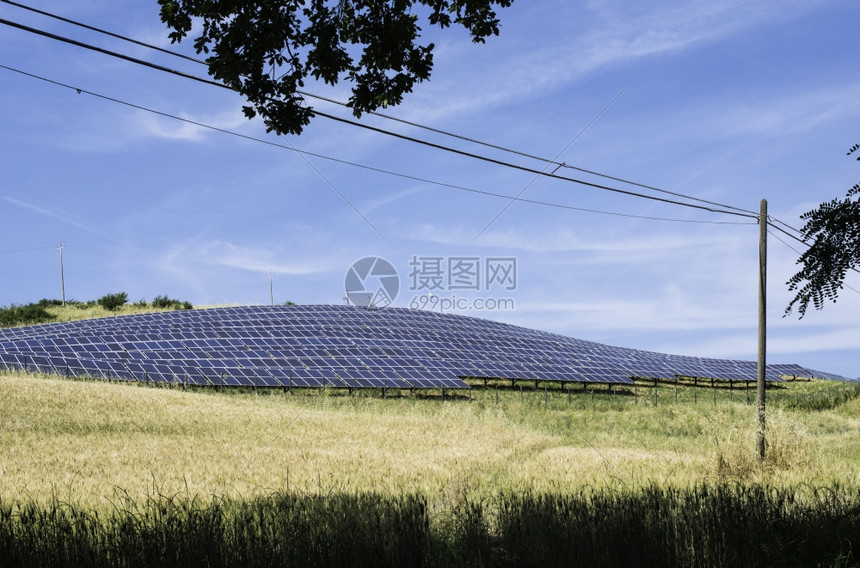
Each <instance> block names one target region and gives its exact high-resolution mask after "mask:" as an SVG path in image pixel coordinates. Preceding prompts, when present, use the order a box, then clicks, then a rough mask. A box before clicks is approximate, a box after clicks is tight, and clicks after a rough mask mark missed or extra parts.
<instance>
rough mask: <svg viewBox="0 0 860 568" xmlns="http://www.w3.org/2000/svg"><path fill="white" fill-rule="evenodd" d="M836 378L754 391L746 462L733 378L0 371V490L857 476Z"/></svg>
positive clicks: (23, 494) (858, 443)
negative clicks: (244, 377)
mask: <svg viewBox="0 0 860 568" xmlns="http://www.w3.org/2000/svg"><path fill="white" fill-rule="evenodd" d="M845 389H846V387H845V386H844V385H839V384H835V383H831V382H823V381H802V382H801V381H798V382H792V383H789V384H787V385H786V386H784V387H782V388H779V389H772V390H771V391H769V396H770V397H771V404H770V406H769V412H768V443H769V448H768V460H767V461H766V462H765V463H764V464H763V465H759V464H757V463H756V460H755V453H754V448H755V411H754V405H752V404H747V403H746V396H745V393H744V392H743V391H740V390H737V387H736V388H735V389H733V391H732V392H731V393H730V392H729V391H728V390H727V389H725V388H723V389H717V391H712V390H711V389H710V388H699V389H698V390H697V391H696V392H695V397H694V393H693V389H692V388H689V387H688V388H685V387H683V386H681V387H679V388H678V389H677V395H676V390H675V389H674V387H673V386H671V385H662V386H660V387H659V390H658V393H657V402H656V405H655V400H654V387H653V386H652V385H640V386H638V387H637V388H636V393H635V396H634V393H633V390H632V389H623V390H622V389H617V390H616V391H615V392H614V393H613V392H612V391H610V390H608V389H606V388H605V387H603V388H600V389H598V390H596V391H595V392H593V393H592V392H591V391H589V390H581V389H579V388H575V389H574V390H573V392H572V393H570V394H565V393H563V392H561V391H560V390H559V389H558V387H557V386H556V387H554V388H552V389H549V388H548V389H547V390H546V391H544V390H543V387H542V386H541V387H539V388H538V389H534V388H533V387H531V386H529V387H526V388H524V390H523V391H522V392H521V391H520V390H519V387H517V388H514V389H511V388H510V387H509V386H506V387H502V388H500V389H498V390H497V389H495V388H494V386H493V385H490V388H488V389H484V388H482V387H476V388H475V389H474V390H473V392H472V401H471V402H470V401H469V399H468V395H466V394H465V393H458V395H457V396H456V397H455V398H450V397H447V398H446V400H445V401H442V400H441V399H440V397H439V396H438V393H437V394H436V395H435V396H430V397H429V399H428V398H427V395H425V396H421V397H415V396H410V395H409V394H408V393H407V392H404V393H402V394H401V393H395V394H392V393H391V392H389V396H388V398H386V399H383V398H382V397H381V395H380V394H379V393H370V392H366V393H359V394H358V395H355V396H349V395H347V394H346V393H345V392H343V391H321V392H320V391H310V390H308V391H295V392H294V393H292V394H289V393H282V392H281V391H262V390H261V392H260V394H254V393H253V392H245V393H237V392H233V393H230V392H224V393H218V392H214V391H202V390H198V391H183V390H181V389H179V388H154V387H144V386H140V385H136V384H108V383H106V382H104V381H73V380H67V379H57V378H45V377H36V376H25V375H22V374H8V373H7V374H3V375H2V376H0V416H2V417H3V419H2V421H0V447H2V448H3V450H2V457H0V496H2V498H3V499H4V500H6V501H7V502H8V501H9V500H15V499H17V498H26V499H36V500H38V501H45V500H49V499H50V498H52V496H61V497H63V498H64V499H69V500H73V501H75V502H80V503H86V504H88V505H93V506H103V505H107V504H108V503H109V502H110V500H111V499H113V498H115V497H116V496H117V495H120V494H126V493H127V494H128V495H131V496H145V495H153V494H164V495H173V494H176V493H185V494H187V495H192V496H193V495H204V496H205V495H225V496H228V495H229V496H232V497H235V498H240V499H242V498H249V497H252V496H255V495H261V494H262V495H264V494H267V493H270V492H273V491H284V490H289V491H293V490H295V491H300V492H304V493H322V494H325V493H331V492H367V491H372V492H379V493H384V494H402V493H411V492H420V493H421V494H424V495H427V496H428V499H429V500H430V503H431V506H433V507H437V508H441V509H444V508H446V507H448V506H450V504H451V503H455V502H458V501H460V500H462V499H463V498H464V497H475V498H482V497H485V496H489V495H492V494H496V493H499V492H503V491H520V492H521V491H524V490H529V489H530V490H538V491H554V492H562V493H566V492H572V491H576V490H578V489H580V488H582V487H610V488H632V487H643V486H647V485H649V484H652V483H656V484H658V485H661V486H675V487H689V486H692V485H695V484H697V483H699V482H702V481H706V480H720V479H723V480H725V479H730V480H739V481H745V482H767V483H771V484H775V485H778V486H788V485H797V484H812V485H826V484H827V483H829V482H831V481H833V480H838V481H840V482H843V483H847V484H853V485H860V398H856V394H857V390H856V389H854V390H851V391H847V390H845ZM715 393H716V398H717V400H716V403H714V401H713V397H714V395H715ZM827 393H830V398H829V399H828V398H827ZM836 395H838V397H839V398H837V396H836ZM676 396H677V400H676ZM752 396H753V398H754V393H753V394H752ZM813 397H814V398H813ZM825 400H830V401H831V402H830V403H828V404H823V401H825ZM821 407H823V408H822V409H817V408H821Z"/></svg>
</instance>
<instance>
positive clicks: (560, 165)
mask: <svg viewBox="0 0 860 568" xmlns="http://www.w3.org/2000/svg"><path fill="white" fill-rule="evenodd" d="M2 1H3V2H6V3H7V4H11V5H14V6H17V7H19V8H23V9H25V10H30V11H32V12H36V13H38V14H41V15H44V16H47V17H50V18H54V19H57V20H60V21H63V22H66V23H69V24H72V25H75V26H79V27H82V28H85V29H88V30H92V31H95V32H98V33H101V34H105V35H108V36H110V37H114V38H117V39H121V40H123V41H127V42H131V43H133V44H135V45H140V46H143V47H148V48H150V49H154V50H157V51H159V52H161V53H166V54H168V55H173V56H175V57H180V58H182V59H185V60H187V61H191V62H194V63H198V64H200V65H207V64H206V62H205V61H203V60H202V59H198V58H194V57H189V56H187V55H185V54H182V53H179V52H176V51H173V50H169V49H164V48H162V47H158V46H155V45H152V44H149V43H146V42H142V41H139V40H136V39H133V38H130V37H127V36H124V35H121V34H117V33H114V32H110V31H107V30H105V29H102V28H98V27H95V26H91V25H89V24H85V23H82V22H78V21H76V20H72V19H69V18H65V17H63V16H58V15H56V14H52V13H50V12H46V11H44V10H38V9H35V8H31V7H29V6H25V5H24V4H20V3H18V2H12V1H11V0H2ZM219 86H221V85H220V84H219ZM629 86H630V85H629V84H628V85H627V86H626V87H624V89H623V90H622V92H624V90H626V89H627V87H629ZM296 93H298V94H300V95H302V96H305V97H310V98H314V99H317V100H321V101H325V102H328V103H331V104H335V105H339V106H342V107H345V108H351V107H350V105H349V104H348V103H345V102H343V101H338V100H336V99H332V98H329V97H324V96H322V95H317V94H314V93H310V92H307V91H303V90H296ZM616 98H618V97H617V96H616ZM613 101H614V99H613ZM610 104H612V103H610ZM604 110H605V109H604ZM315 113H316V114H319V115H320V116H323V117H326V118H329V116H328V115H326V114H323V113H321V112H318V111H315ZM601 113H602V111H601ZM367 114H371V115H373V116H378V117H380V118H384V119H386V120H391V121H394V122H399V123H401V124H406V125H408V126H412V127H414V128H421V129H424V130H427V131H429V132H434V133H436V134H442V135H444V136H449V137H451V138H455V139H458V140H462V141H465V142H469V143H473V144H478V145H481V146H485V147H488V148H493V149H495V150H500V151H503V152H508V153H511V154H515V155H518V156H521V157H525V158H529V159H532V160H537V161H541V162H545V163H546V164H548V165H554V166H556V170H558V169H559V168H565V169H572V170H575V171H579V172H582V173H586V174H589V175H594V176H597V177H602V178H605V179H609V180H612V181H617V182H620V183H625V184H628V185H632V186H635V187H640V188H642V189H649V190H651V191H656V192H660V193H664V194H667V195H673V196H675V197H682V198H684V199H689V200H692V201H696V202H699V203H705V204H708V205H713V206H716V207H722V208H724V209H731V210H735V211H740V212H744V213H749V214H751V215H755V214H756V213H755V211H751V210H749V209H743V208H739V207H734V206H731V205H725V204H722V203H718V202H715V201H709V200H707V199H701V198H698V197H693V196H690V195H684V194H682V193H677V192H673V191H669V190H666V189H662V188H659V187H656V186H652V185H646V184H642V183H638V182H634V181H630V180H627V179H624V178H621V177H616V176H611V175H608V174H603V173H600V172H597V171H594V170H589V169H585V168H580V167H577V166H573V165H569V164H566V163H564V162H558V161H557V159H558V156H556V158H554V159H552V160H550V159H547V158H543V157H540V156H536V155H534V154H529V153H526V152H522V151H519V150H513V149H510V148H506V147H504V146H500V145H497V144H492V143H489V142H484V141H481V140H477V139H475V138H470V137H467V136H463V135H460V134H455V133H453V132H450V131H446V130H442V129H439V128H434V127H431V126H426V125H424V124H420V123H417V122H413V121H409V120H405V119H402V118H398V117H395V116H392V115H388V114H384V113H380V112H375V111H369V112H368V113H367ZM598 116H599V115H598ZM592 122H593V121H592ZM589 125H590V124H589ZM586 128H588V126H586ZM583 130H585V129H583ZM553 173H555V172H553Z"/></svg>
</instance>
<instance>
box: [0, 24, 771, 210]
mask: <svg viewBox="0 0 860 568" xmlns="http://www.w3.org/2000/svg"><path fill="white" fill-rule="evenodd" d="M0 24H4V25H8V26H11V27H14V28H18V29H21V30H23V31H27V32H30V33H34V34H37V35H41V36H44V37H48V38H50V39H54V40H57V41H61V42H64V43H69V44H72V45H75V46H78V47H82V48H84V49H89V50H92V51H96V52H99V53H102V54H105V55H110V56H112V57H117V58H119V59H123V60H125V61H128V62H131V63H136V64H139V65H143V66H145V67H150V68H152V69H155V70H158V71H163V72H165V73H170V74H174V75H177V76H180V77H183V78H186V79H191V80H194V81H197V82H200V83H204V84H208V85H213V86H217V87H220V88H222V89H227V90H231V91H232V90H233V89H231V88H230V87H229V86H227V85H224V84H223V83H219V82H217V81H212V80H209V79H204V78H202V77H198V76H196V75H192V74H190V73H185V72H183V71H178V70H175V69H171V68H169V67H165V66H163V65H157V64H155V63H150V62H148V61H144V60H142V59H138V58H135V57H131V56H129V55H124V54H121V53H117V52H114V51H111V50H108V49H104V48H100V47H97V46H93V45H90V44H86V43H83V42H80V41H77V40H74V39H70V38H66V37H63V36H59V35H57V34H53V33H50V32H46V31H43V30H38V29H36V28H31V27H29V26H25V25H23V24H18V23H16V22H10V21H8V20H5V19H0ZM313 113H314V114H315V115H319V116H322V117H325V118H328V119H330V120H334V121H337V122H342V123H344V124H349V125H351V126H356V127H359V128H363V129H366V130H370V131H373V132H378V133H380V134H386V135H388V136H392V137H395V138H399V139H401V140H407V141H410V142H414V143H417V144H421V145H424V146H428V147H431V148H436V149H438V150H443V151H447V152H451V153H454V154H458V155H461V156H464V157H468V158H472V159H476V160H480V161H484V162H487V163H491V164H495V165H499V166H503V167H507V168H511V169H516V170H520V171H524V172H527V173H531V174H537V175H540V176H544V177H548V178H550V179H556V180H561V181H567V182H571V183H575V184H578V185H583V186H586V187H592V188H595V189H601V190H604V191H609V192H613V193H618V194H622V195H627V196H631V197H639V198H641V199H648V200H651V201H656V202H660V203H667V204H670V205H678V206H681V207H688V208H693V209H699V210H703V211H708V212H711V213H722V214H726V215H735V216H738V217H746V218H752V219H755V218H757V216H756V215H754V214H752V213H743V212H741V211H737V210H734V211H733V210H724V209H715V208H712V207H706V206H703V205H696V204H694V203H685V202H682V201H677V200H674V199H667V198H663V197H657V196H653V195H646V194H643V193H638V192H635V191H629V190H624V189H620V188H615V187H611V186H607V185H603V184H598V183H593V182H589V181H585V180H581V179H577V178H572V177H566V176H559V175H556V174H555V173H547V172H544V171H542V170H538V169H535V168H531V167H527V166H522V165H519V164H514V163H510V162H505V161H503V160H499V159H496V158H491V157H488V156H483V155H481V154H475V153H472V152H467V151H465V150H458V149H456V148H451V147H448V146H444V145H442V144H437V143H435V142H430V141H427V140H422V139H420V138H415V137H412V136H406V135H404V134H399V133H396V132H391V131H388V130H385V129H382V128H377V127H374V126H370V125H367V124H362V123H360V122H356V121H354V120H349V119H345V118H342V117H337V116H334V115H330V114H328V113H324V112H321V111H317V110H314V111H313ZM683 198H684V199H691V200H698V199H697V198H693V197H689V196H683ZM718 207H722V205H718ZM731 209H737V208H731Z"/></svg>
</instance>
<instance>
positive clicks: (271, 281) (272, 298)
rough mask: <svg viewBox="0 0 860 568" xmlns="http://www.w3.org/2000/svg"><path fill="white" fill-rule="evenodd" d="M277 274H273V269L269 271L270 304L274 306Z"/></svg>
mask: <svg viewBox="0 0 860 568" xmlns="http://www.w3.org/2000/svg"><path fill="white" fill-rule="evenodd" d="M274 279H275V273H274V272H272V269H271V268H270V269H269V302H270V303H271V304H272V305H273V306H274V305H275V285H274Z"/></svg>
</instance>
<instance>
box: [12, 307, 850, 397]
mask: <svg viewBox="0 0 860 568" xmlns="http://www.w3.org/2000/svg"><path fill="white" fill-rule="evenodd" d="M0 368H6V369H27V370H31V371H38V372H42V373H57V374H61V375H69V376H92V377H100V378H107V379H117V380H137V381H149V382H171V383H176V384H179V383H181V384H197V385H214V386H218V385H223V386H246V387H247V386H279V387H332V388H370V387H372V388H468V384H466V383H465V382H464V381H463V378H468V377H474V378H486V379H509V380H526V379H528V380H542V381H558V382H594V383H609V384H624V383H627V384H629V383H631V382H632V380H631V378H632V377H645V378H657V379H670V380H671V379H675V378H677V377H678V376H688V377H696V378H705V379H719V380H737V381H752V380H755V379H756V376H757V366H756V363H755V362H754V361H730V360H722V359H706V358H699V357H686V356H678V355H668V354H662V353H652V352H645V351H638V350H632V349H624V348H619V347H612V346H609V345H603V344H599V343H593V342H589V341H584V340H580V339H574V338H570V337H565V336H561V335H557V334H552V333H547V332H542V331H537V330H531V329H526V328H522V327H517V326H513V325H508V324H504V323H500V322H494V321H488V320H482V319H477V318H471V317H465V316H459V315H451V314H441V313H436V312H428V311H421V310H406V309H401V308H387V309H384V310H367V309H362V308H355V307H348V306H273V307H269V306H246V307H235V308H218V309H211V310H191V311H179V312H162V313H157V314H142V315H133V316H121V317H115V318H105V319H94V320H82V321H78V322H69V323H60V324H46V325H39V326H31V327H24V328H12V329H0ZM781 374H782V375H789V376H790V375H798V376H817V377H826V378H833V379H837V380H848V379H846V378H845V377H841V376H839V375H833V374H827V373H822V372H819V371H812V370H810V369H806V368H804V367H800V366H797V365H794V366H791V365H771V366H768V368H767V375H766V378H767V379H768V380H771V381H773V380H780V377H779V375H781Z"/></svg>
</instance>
